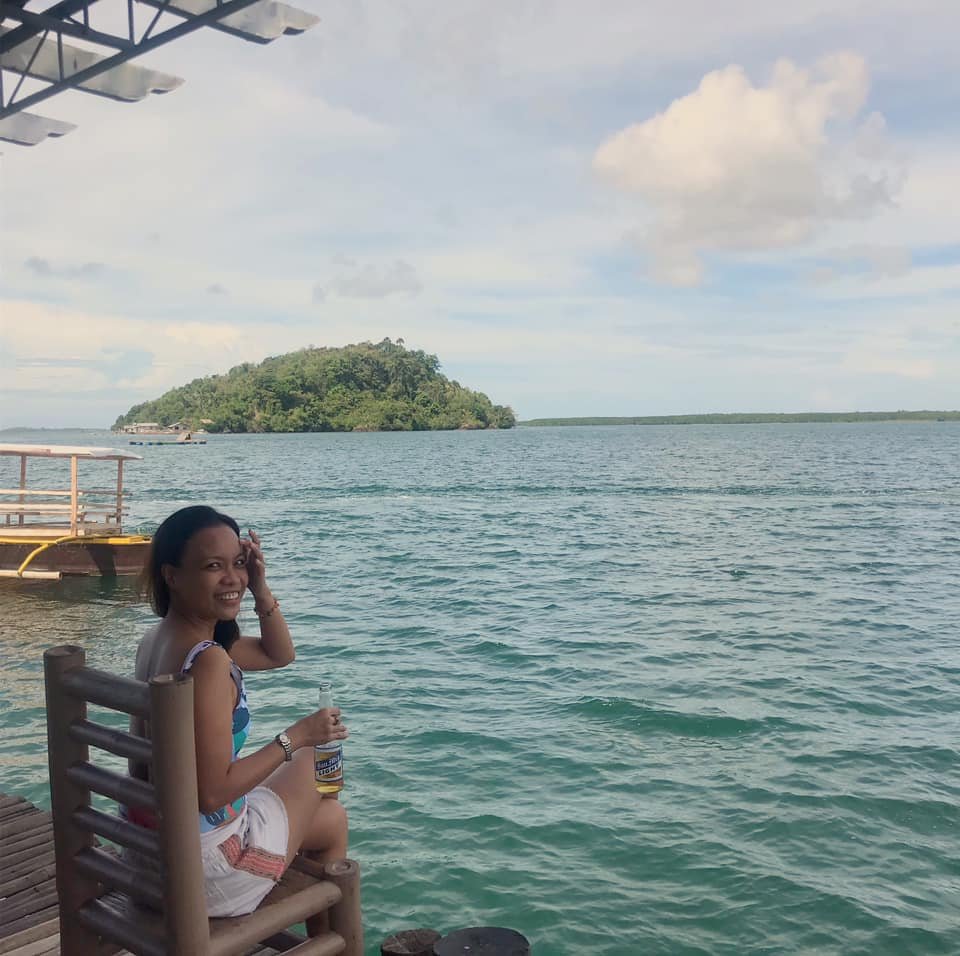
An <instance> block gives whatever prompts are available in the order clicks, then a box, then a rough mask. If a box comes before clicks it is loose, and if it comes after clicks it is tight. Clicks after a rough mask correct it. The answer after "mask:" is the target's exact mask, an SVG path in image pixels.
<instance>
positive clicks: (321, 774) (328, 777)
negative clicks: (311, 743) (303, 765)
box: [313, 743, 343, 784]
mask: <svg viewBox="0 0 960 956" xmlns="http://www.w3.org/2000/svg"><path fill="white" fill-rule="evenodd" d="M313 757H314V771H315V776H316V780H317V783H318V784H321V783H323V784H341V783H343V745H342V744H339V743H337V744H322V745H320V746H318V747H315V748H314V751H313Z"/></svg>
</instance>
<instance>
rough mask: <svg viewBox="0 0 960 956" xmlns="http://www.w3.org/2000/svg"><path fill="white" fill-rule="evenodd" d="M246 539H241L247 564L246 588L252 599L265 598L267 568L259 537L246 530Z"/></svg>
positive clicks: (252, 531)
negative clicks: (247, 535)
mask: <svg viewBox="0 0 960 956" xmlns="http://www.w3.org/2000/svg"><path fill="white" fill-rule="evenodd" d="M247 533H248V534H249V537H248V538H241V540H240V544H241V545H242V546H243V553H244V556H245V558H246V562H247V587H248V588H249V590H250V593H251V594H252V595H253V597H254V599H257V598H261V597H265V596H266V594H265V592H266V591H267V590H268V588H267V566H266V562H265V561H264V560H263V550H262V549H261V547H260V535H258V534H257V532H256V531H254V530H253V528H249V529H248V530H247Z"/></svg>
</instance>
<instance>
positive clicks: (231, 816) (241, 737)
mask: <svg viewBox="0 0 960 956" xmlns="http://www.w3.org/2000/svg"><path fill="white" fill-rule="evenodd" d="M219 646H220V645H219V644H217V643H216V642H215V641H201V642H200V643H199V644H195V645H194V646H193V647H191V648H190V653H189V654H187V656H186V658H185V659H184V661H183V667H181V668H180V673H181V674H186V673H187V672H188V671H189V670H190V668H191V667H192V666H193V662H194V661H195V660H196V659H197V657H198V656H199V655H200V654H202V653H203V652H204V651H205V650H206V649H207V648H208V647H219ZM230 676H231V677H232V678H233V682H234V684H236V685H237V703H236V706H235V707H234V708H233V759H234V760H236V759H237V754H239V753H240V748H241V747H242V746H243V745H244V744H245V743H246V741H247V737H248V736H249V734H250V710H249V708H248V707H247V691H246V688H245V687H244V686H243V671H242V670H240V667H239V666H238V665H237V663H236V662H235V661H232V660H231V661H230ZM246 802H247V798H246V797H245V796H243V797H238V798H237V799H236V800H234V801H233V803H230V804H227V806H225V807H221V808H220V809H219V810H214V811H213V812H212V813H201V814H200V832H201V833H209V832H210V831H211V830H218V829H219V828H220V827H222V826H223V825H224V824H225V823H229V822H230V821H231V820H235V819H236V818H237V816H238V815H239V814H240V812H241V811H242V810H243V808H244V805H245V804H246Z"/></svg>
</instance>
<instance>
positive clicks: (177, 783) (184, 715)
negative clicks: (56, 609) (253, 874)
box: [43, 646, 210, 956]
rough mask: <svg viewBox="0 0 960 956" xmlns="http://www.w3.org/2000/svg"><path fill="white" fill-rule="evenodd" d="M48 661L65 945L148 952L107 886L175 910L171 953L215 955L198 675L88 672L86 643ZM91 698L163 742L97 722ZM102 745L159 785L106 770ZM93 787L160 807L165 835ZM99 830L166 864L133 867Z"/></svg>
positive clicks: (169, 931) (75, 950)
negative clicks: (200, 772) (203, 828)
mask: <svg viewBox="0 0 960 956" xmlns="http://www.w3.org/2000/svg"><path fill="white" fill-rule="evenodd" d="M43 663H44V675H45V682H46V704H47V742H48V756H49V765H50V795H51V804H52V811H53V832H54V844H55V850H56V872H57V891H58V894H59V897H60V939H61V946H62V952H63V953H64V954H65V956H74V954H76V956H85V954H88V953H89V954H93V953H98V954H102V953H103V952H104V949H103V945H102V940H103V939H109V940H112V941H114V942H115V943H118V944H120V945H122V946H125V947H127V948H128V949H133V950H134V951H137V952H142V951H143V931H142V927H141V926H140V925H139V924H138V921H137V916H136V911H135V910H131V909H130V908H127V909H126V910H123V909H118V908H116V907H111V906H110V905H109V903H108V902H105V901H104V900H102V899H101V897H102V896H103V895H104V892H105V888H106V889H107V890H117V891H119V892H121V893H123V894H125V895H126V896H128V897H130V898H132V899H133V900H135V901H138V902H140V903H144V904H147V905H148V906H149V907H151V908H153V909H155V910H158V911H160V912H162V913H163V914H164V927H165V935H166V944H165V948H166V951H168V952H171V953H178V954H179V953H205V952H207V950H208V949H209V942H210V930H209V923H208V920H207V912H206V904H205V902H204V884H203V869H202V864H201V860H200V833H199V828H198V826H197V772H196V755H195V746H194V729H193V680H192V678H191V677H189V676H188V675H178V676H172V675H167V676H163V677H156V678H154V679H152V680H151V681H150V682H149V684H147V683H144V682H142V681H137V680H131V679H129V678H126V677H119V676H116V675H113V674H108V673H105V672H103V671H98V670H94V669H92V668H89V667H86V666H85V655H84V651H83V648H81V647H72V646H63V647H55V648H51V649H49V650H47V651H45V652H44V655H43ZM88 702H89V703H92V704H97V705H100V706H103V707H107V708H109V709H111V710H114V711H120V712H122V713H125V714H129V715H134V716H137V717H142V718H144V719H146V720H147V721H148V722H149V725H150V733H151V738H152V739H150V740H148V739H146V738H145V737H139V736H135V735H133V734H130V733H127V732H125V731H120V730H117V729H115V728H111V727H107V726H105V725H103V724H98V723H95V722H93V721H91V720H89V719H88V717H87V704H88ZM91 746H92V747H96V748H99V749H101V750H106V751H108V752H110V753H113V754H116V755H117V756H120V757H125V758H127V759H128V760H133V761H136V762H137V763H141V764H145V765H148V766H149V767H150V768H151V772H150V779H151V781H152V782H150V783H147V782H145V781H142V780H137V779H135V778H133V777H130V776H127V775H126V774H122V773H117V772H115V771H112V770H108V769H105V768H103V767H98V766H95V765H94V764H93V763H91V761H90V747H91ZM91 793H98V794H102V795H104V796H106V797H109V798H111V799H113V800H116V801H118V802H119V803H121V804H124V805H126V806H135V807H145V808H147V809H149V810H152V811H154V812H155V813H156V814H157V816H158V818H159V830H158V831H151V830H147V829H144V828H142V827H139V826H135V825H133V824H131V823H128V822H126V821H124V820H122V819H120V818H119V817H117V816H114V815H112V814H107V813H102V812H101V811H99V810H97V809H95V808H94V807H93V806H92V805H91ZM96 836H100V837H104V838H105V839H107V840H109V841H112V842H114V843H118V844H120V845H121V846H124V847H128V848H130V849H131V850H135V851H136V852H137V854H139V855H141V856H143V857H146V858H149V859H151V860H155V861H156V862H157V866H156V869H155V870H154V871H153V872H151V871H150V870H142V869H140V868H134V867H131V866H129V865H127V864H126V863H124V862H123V861H122V860H121V859H119V858H118V857H117V856H116V855H114V854H111V853H108V852H105V851H104V850H102V849H99V848H98V847H97V843H98V841H97V839H96Z"/></svg>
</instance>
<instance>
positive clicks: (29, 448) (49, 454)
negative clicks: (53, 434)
mask: <svg viewBox="0 0 960 956" xmlns="http://www.w3.org/2000/svg"><path fill="white" fill-rule="evenodd" d="M0 455H29V456H30V457H32V458H85V459H90V460H95V461H127V460H130V459H135V460H137V461H142V460H143V456H142V455H135V454H133V452H129V451H118V450H117V449H116V448H93V447H90V446H88V445H2V444H0Z"/></svg>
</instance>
